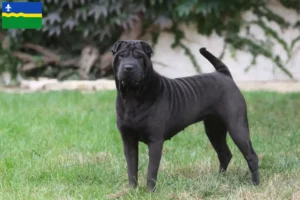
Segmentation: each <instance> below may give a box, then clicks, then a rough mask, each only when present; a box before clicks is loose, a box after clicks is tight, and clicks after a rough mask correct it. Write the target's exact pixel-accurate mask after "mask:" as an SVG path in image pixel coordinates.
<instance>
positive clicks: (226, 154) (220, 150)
mask: <svg viewBox="0 0 300 200" xmlns="http://www.w3.org/2000/svg"><path fill="white" fill-rule="evenodd" d="M204 128H205V132H206V135H207V136H208V138H209V140H210V142H211V144H212V146H213V148H214V149H215V151H216V152H217V154H218V158H219V161H220V168H219V173H222V172H224V171H226V169H227V167H228V164H229V162H230V160H231V158H232V154H231V152H230V149H229V148H228V145H227V142H226V135H227V129H226V126H225V124H224V123H223V122H222V121H221V119H219V118H217V117H210V118H209V119H206V120H204Z"/></svg>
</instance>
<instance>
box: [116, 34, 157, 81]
mask: <svg viewBox="0 0 300 200" xmlns="http://www.w3.org/2000/svg"><path fill="white" fill-rule="evenodd" d="M111 51H112V53H113V56H114V59H113V70H114V73H115V78H116V81H118V82H120V83H121V84H122V86H129V87H138V86H139V85H140V84H141V82H142V81H143V80H144V79H145V77H146V75H147V74H148V73H149V71H150V70H152V64H151V61H150V57H151V54H152V48H151V46H150V45H149V44H147V43H146V42H144V41H140V40H123V41H118V42H116V43H115V44H114V46H113V48H112V50H111Z"/></svg>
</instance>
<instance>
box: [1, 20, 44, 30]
mask: <svg viewBox="0 0 300 200" xmlns="http://www.w3.org/2000/svg"><path fill="white" fill-rule="evenodd" d="M42 24H43V19H42V18H41V17H38V18H26V17H2V29H9V28H24V29H39V28H42Z"/></svg>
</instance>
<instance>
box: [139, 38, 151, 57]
mask: <svg viewBox="0 0 300 200" xmlns="http://www.w3.org/2000/svg"><path fill="white" fill-rule="evenodd" d="M140 44H141V45H142V47H143V49H144V51H145V53H146V54H147V55H148V56H149V58H150V57H151V54H152V53H153V50H152V47H151V46H150V45H149V44H148V43H147V42H143V41H141V42H140Z"/></svg>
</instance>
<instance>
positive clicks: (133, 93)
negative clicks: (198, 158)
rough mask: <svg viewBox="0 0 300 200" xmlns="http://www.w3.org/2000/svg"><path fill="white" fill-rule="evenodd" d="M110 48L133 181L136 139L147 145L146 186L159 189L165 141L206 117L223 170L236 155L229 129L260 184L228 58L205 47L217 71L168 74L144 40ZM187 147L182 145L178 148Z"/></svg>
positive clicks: (119, 118)
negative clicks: (158, 67) (160, 71)
mask: <svg viewBox="0 0 300 200" xmlns="http://www.w3.org/2000/svg"><path fill="white" fill-rule="evenodd" d="M112 53H113V55H114V59H113V70H114V74H115V82H116V87H117V91H118V94H117V100H116V110H117V127H118V129H119V131H120V133H121V137H122V140H123V147H124V154H125V157H126V161H127V168H128V178H129V185H130V186H133V187H135V186H137V182H138V143H139V141H141V142H144V143H145V144H147V145H148V148H149V166H148V173H147V188H148V189H149V190H151V191H153V190H154V189H155V185H156V179H157V173H158V168H159V164H160V160H161V155H162V149H163V144H164V141H165V140H169V139H171V138H172V137H173V136H174V135H176V134H177V133H178V132H180V131H181V130H183V129H184V128H185V127H187V126H189V125H191V124H193V123H196V122H199V121H203V122H204V127H205V132H206V134H207V136H208V138H209V140H210V142H211V144H212V146H213V148H214V149H215V151H216V152H217V155H218V159H219V162H220V168H219V172H220V173H221V172H223V171H226V169H227V166H228V164H229V162H230V160H231V157H232V154H231V152H230V150H229V148H228V145H227V143H226V134H227V131H228V132H229V135H230V136H231V138H232V140H233V141H234V143H235V144H236V145H237V147H238V148H239V150H240V151H241V153H242V154H243V155H244V157H245V159H246V161H247V163H248V167H249V169H250V172H251V177H252V183H253V184H255V185H257V184H259V173H258V157H257V155H256V153H255V151H254V149H253V147H252V143H251V140H250V136H249V127H248V119H247V108H246V103H245V99H244V97H243V96H242V94H241V92H240V90H239V89H238V87H237V85H236V84H235V82H234V81H233V79H232V76H231V74H230V71H229V70H228V68H227V67H226V65H225V64H224V63H222V62H221V61H220V60H219V59H217V58H216V57H215V56H213V55H212V54H211V53H210V52H208V51H207V50H206V49H205V48H201V49H200V53H201V54H202V55H203V56H204V57H205V58H206V59H208V60H209V61H210V62H211V64H212V65H213V66H214V68H215V69H216V72H213V73H207V74H201V75H196V76H191V77H185V78H176V79H169V78H166V77H163V76H161V75H159V74H158V73H156V72H155V71H154V69H153V67H152V63H151V60H150V57H151V54H152V48H151V47H150V46H149V45H148V44H147V43H146V42H143V41H137V40H128V41H118V42H116V43H115V45H114V47H113V49H112ZM179 148H184V146H182V147H179Z"/></svg>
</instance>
